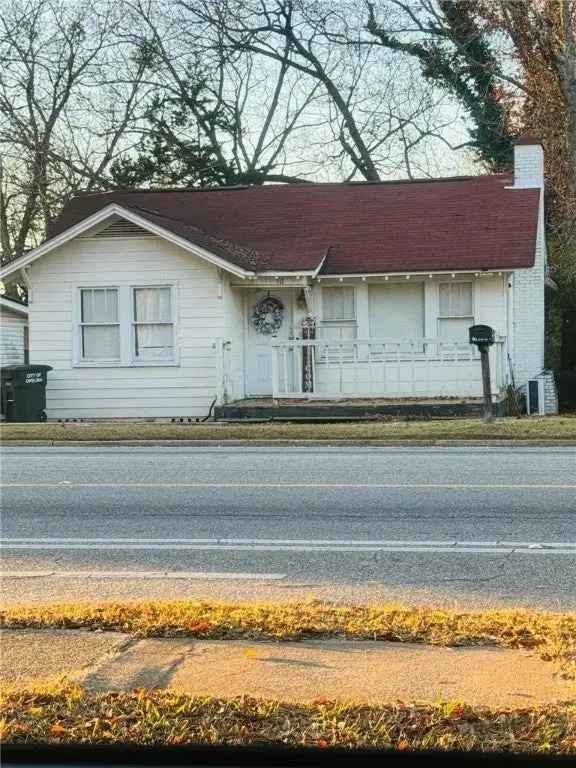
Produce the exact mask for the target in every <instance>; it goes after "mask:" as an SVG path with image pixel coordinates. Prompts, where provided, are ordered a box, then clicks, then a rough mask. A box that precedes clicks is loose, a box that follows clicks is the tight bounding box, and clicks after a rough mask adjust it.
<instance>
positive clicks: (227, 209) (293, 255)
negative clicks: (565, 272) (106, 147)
mask: <svg viewBox="0 0 576 768" xmlns="http://www.w3.org/2000/svg"><path fill="white" fill-rule="evenodd" d="M511 184H512V179H511V178H510V177H508V176H501V175H492V176H473V177H462V178H453V179H440V180H436V181H414V182H382V183H377V182H376V183H369V182H366V183H348V184H294V185H265V186H258V187H228V188H222V189H213V190H193V189H189V190H133V191H122V192H106V193H94V194H83V195H79V196H78V197H76V198H74V199H73V200H72V201H71V202H70V203H69V204H68V205H67V206H66V207H65V208H64V210H63V212H62V214H61V216H60V218H59V219H58V220H57V221H56V222H55V224H54V226H53V228H52V230H51V232H50V236H51V237H53V236H54V235H56V234H59V233H61V232H63V231H64V230H65V229H67V228H68V227H70V226H72V225H74V224H77V223H78V222H79V221H81V220H82V219H84V218H86V217H87V216H90V215H91V214H93V213H95V212H96V211H98V210H100V209H101V208H103V207H105V206H106V205H108V204H110V203H117V204H119V205H121V206H124V207H126V208H129V209H130V210H132V211H134V213H137V214H139V215H140V216H142V217H143V218H146V219H148V220H149V221H150V222H152V223H155V224H157V225H158V226H161V227H164V228H165V229H167V230H170V231H171V232H173V233H175V234H177V235H179V236H180V237H182V238H184V239H186V240H188V241H190V242H191V243H195V244H196V245H200V246H202V247H204V248H206V249H207V250H210V251H212V252H213V253H215V254H216V255H218V256H221V257H222V258H223V259H225V260H227V261H229V262H230V263H232V264H235V265H237V266H240V267H243V268H244V269H248V270H251V271H252V270H254V271H287V272H298V271H305V270H315V269H316V268H317V267H318V266H319V265H320V264H321V262H322V259H324V258H325V262H324V264H323V266H322V270H321V273H320V274H325V275H334V274H358V273H360V274H363V273H364V274H369V273H371V272H372V273H378V272H403V271H415V272H418V271H422V272H425V271H428V270H450V269H454V270H456V269H473V270H491V269H514V268H521V267H531V266H533V264H534V255H535V248H536V232H537V223H538V201H539V190H537V189H507V188H506V187H507V186H510V185H511Z"/></svg>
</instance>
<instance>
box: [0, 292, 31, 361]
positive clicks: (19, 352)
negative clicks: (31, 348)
mask: <svg viewBox="0 0 576 768" xmlns="http://www.w3.org/2000/svg"><path fill="white" fill-rule="evenodd" d="M26 362H28V307H27V306H26V305H25V304H23V303H22V302H20V301H17V300H16V299H11V298H9V297H7V296H0V367H2V368H3V367H4V366H7V365H23V364H24V363H26Z"/></svg>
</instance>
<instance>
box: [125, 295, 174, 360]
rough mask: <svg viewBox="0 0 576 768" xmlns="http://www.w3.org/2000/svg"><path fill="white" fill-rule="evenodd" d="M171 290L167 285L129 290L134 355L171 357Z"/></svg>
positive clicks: (146, 358)
mask: <svg viewBox="0 0 576 768" xmlns="http://www.w3.org/2000/svg"><path fill="white" fill-rule="evenodd" d="M171 294H172V292H171V290H170V288H169V287H166V286H163V287H159V288H134V289H133V305H132V308H133V327H134V336H133V339H134V357H135V359H136V360H171V359H172V358H173V357H174V323H173V321H172V295H171Z"/></svg>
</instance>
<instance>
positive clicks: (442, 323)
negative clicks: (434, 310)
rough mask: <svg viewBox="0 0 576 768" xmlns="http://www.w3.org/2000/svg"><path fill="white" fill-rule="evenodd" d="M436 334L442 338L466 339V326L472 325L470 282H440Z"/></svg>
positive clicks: (472, 310)
mask: <svg viewBox="0 0 576 768" xmlns="http://www.w3.org/2000/svg"><path fill="white" fill-rule="evenodd" d="M439 291H440V296H439V298H440V307H439V309H440V311H439V314H438V335H439V336H440V338H442V339H452V340H455V341H467V340H468V328H469V327H470V326H471V325H474V303H473V294H472V283H471V282H469V283H468V282H452V283H440V285H439Z"/></svg>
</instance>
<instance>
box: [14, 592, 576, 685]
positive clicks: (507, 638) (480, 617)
mask: <svg viewBox="0 0 576 768" xmlns="http://www.w3.org/2000/svg"><path fill="white" fill-rule="evenodd" d="M0 626H2V627H4V628H7V629H21V628H26V627H27V628H34V629H43V628H50V629H66V628H70V629H89V630H97V629H100V630H108V631H120V632H125V633H128V634H131V635H135V636H138V637H198V638H210V639H219V640H226V639H249V640H279V641H298V640H302V639H310V638H315V639H323V638H346V639H349V640H380V641H393V642H409V643H427V644H431V645H442V646H474V645H493V646H501V647H504V648H534V649H536V650H537V652H538V653H539V655H540V656H541V657H542V658H544V659H546V660H549V661H554V662H555V663H556V664H557V665H558V666H559V668H560V672H561V674H562V675H564V676H566V677H572V676H573V675H574V673H575V672H576V614H554V613H541V612H537V611H522V610H516V611H481V612H476V613H472V612H471V613H464V612H459V611H455V610H441V609H435V608H407V607H403V606H382V607H370V606H337V605H333V604H331V603H326V602H321V601H310V602H303V603H285V604H284V603H277V604H275V603H271V604H256V603H245V604H230V603H214V602H204V601H199V602H192V601H178V602H134V603H112V602H110V603H102V604H100V605H92V604H84V603H70V604H60V605H47V606H42V605H33V606H14V607H8V608H5V609H4V610H2V611H1V612H0Z"/></svg>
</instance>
